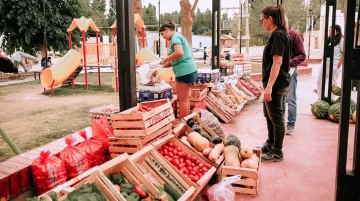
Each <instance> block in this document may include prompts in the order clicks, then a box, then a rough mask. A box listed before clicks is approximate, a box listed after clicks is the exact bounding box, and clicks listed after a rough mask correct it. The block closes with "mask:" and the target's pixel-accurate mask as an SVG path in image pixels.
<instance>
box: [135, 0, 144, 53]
mask: <svg viewBox="0 0 360 201" xmlns="http://www.w3.org/2000/svg"><path fill="white" fill-rule="evenodd" d="M134 13H138V14H139V15H140V17H141V20H143V21H144V18H143V12H142V2H141V0H134ZM135 29H136V37H138V44H139V47H140V48H142V32H141V28H140V27H137V26H135ZM145 38H146V32H145ZM146 44H147V42H146V39H145V47H146V46H147V45H146Z"/></svg>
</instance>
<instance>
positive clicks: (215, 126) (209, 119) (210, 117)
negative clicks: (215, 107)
mask: <svg viewBox="0 0 360 201" xmlns="http://www.w3.org/2000/svg"><path fill="white" fill-rule="evenodd" d="M200 118H201V120H203V121H204V122H205V123H206V124H207V125H208V126H209V127H210V128H211V129H212V130H213V131H214V132H215V133H216V134H217V135H218V136H220V137H223V136H224V135H225V133H224V131H223V129H222V126H221V124H220V121H219V120H218V118H216V117H215V115H214V114H213V113H211V112H209V111H207V110H201V112H200Z"/></svg>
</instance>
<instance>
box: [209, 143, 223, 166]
mask: <svg viewBox="0 0 360 201" xmlns="http://www.w3.org/2000/svg"><path fill="white" fill-rule="evenodd" d="M224 148H225V146H224V144H223V143H220V144H217V145H215V147H214V149H213V150H212V151H211V152H210V154H209V160H210V161H211V162H216V160H217V159H218V158H219V157H220V155H221V154H222V152H223V151H224Z"/></svg>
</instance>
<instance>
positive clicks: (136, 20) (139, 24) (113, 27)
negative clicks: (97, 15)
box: [110, 13, 146, 29]
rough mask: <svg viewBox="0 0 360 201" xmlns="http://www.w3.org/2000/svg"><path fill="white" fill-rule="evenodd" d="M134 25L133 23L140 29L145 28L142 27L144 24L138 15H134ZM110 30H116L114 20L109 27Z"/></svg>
mask: <svg viewBox="0 0 360 201" xmlns="http://www.w3.org/2000/svg"><path fill="white" fill-rule="evenodd" d="M134 23H135V25H137V26H139V27H140V28H146V26H145V25H144V22H143V21H142V19H141V17H140V15H139V14H138V13H135V14H134ZM110 28H112V29H115V28H116V20H115V22H114V24H113V25H111V27H110Z"/></svg>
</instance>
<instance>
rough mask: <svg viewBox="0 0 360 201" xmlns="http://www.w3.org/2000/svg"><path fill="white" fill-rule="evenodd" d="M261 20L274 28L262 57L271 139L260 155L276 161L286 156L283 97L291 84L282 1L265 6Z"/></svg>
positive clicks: (265, 108)
mask: <svg viewBox="0 0 360 201" xmlns="http://www.w3.org/2000/svg"><path fill="white" fill-rule="evenodd" d="M260 22H261V23H262V26H263V28H264V29H265V30H266V31H269V32H271V36H270V39H269V41H268V43H267V45H266V46H265V49H264V53H263V60H262V63H263V64H262V76H263V78H262V81H263V85H264V89H265V91H264V115H265V117H266V121H267V127H268V139H267V141H266V142H265V143H264V144H263V146H262V147H261V150H262V152H263V155H262V157H261V158H262V160H263V161H265V162H266V161H267V162H275V161H282V160H283V153H282V146H283V141H284V135H285V126H284V115H283V111H282V110H283V108H282V99H283V97H284V95H285V92H286V91H287V88H288V86H289V85H290V74H289V70H290V40H289V37H288V33H287V30H288V28H287V25H286V22H285V13H284V9H283V7H282V6H281V5H272V6H268V7H266V8H265V9H264V10H262V11H261V15H260Z"/></svg>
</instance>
